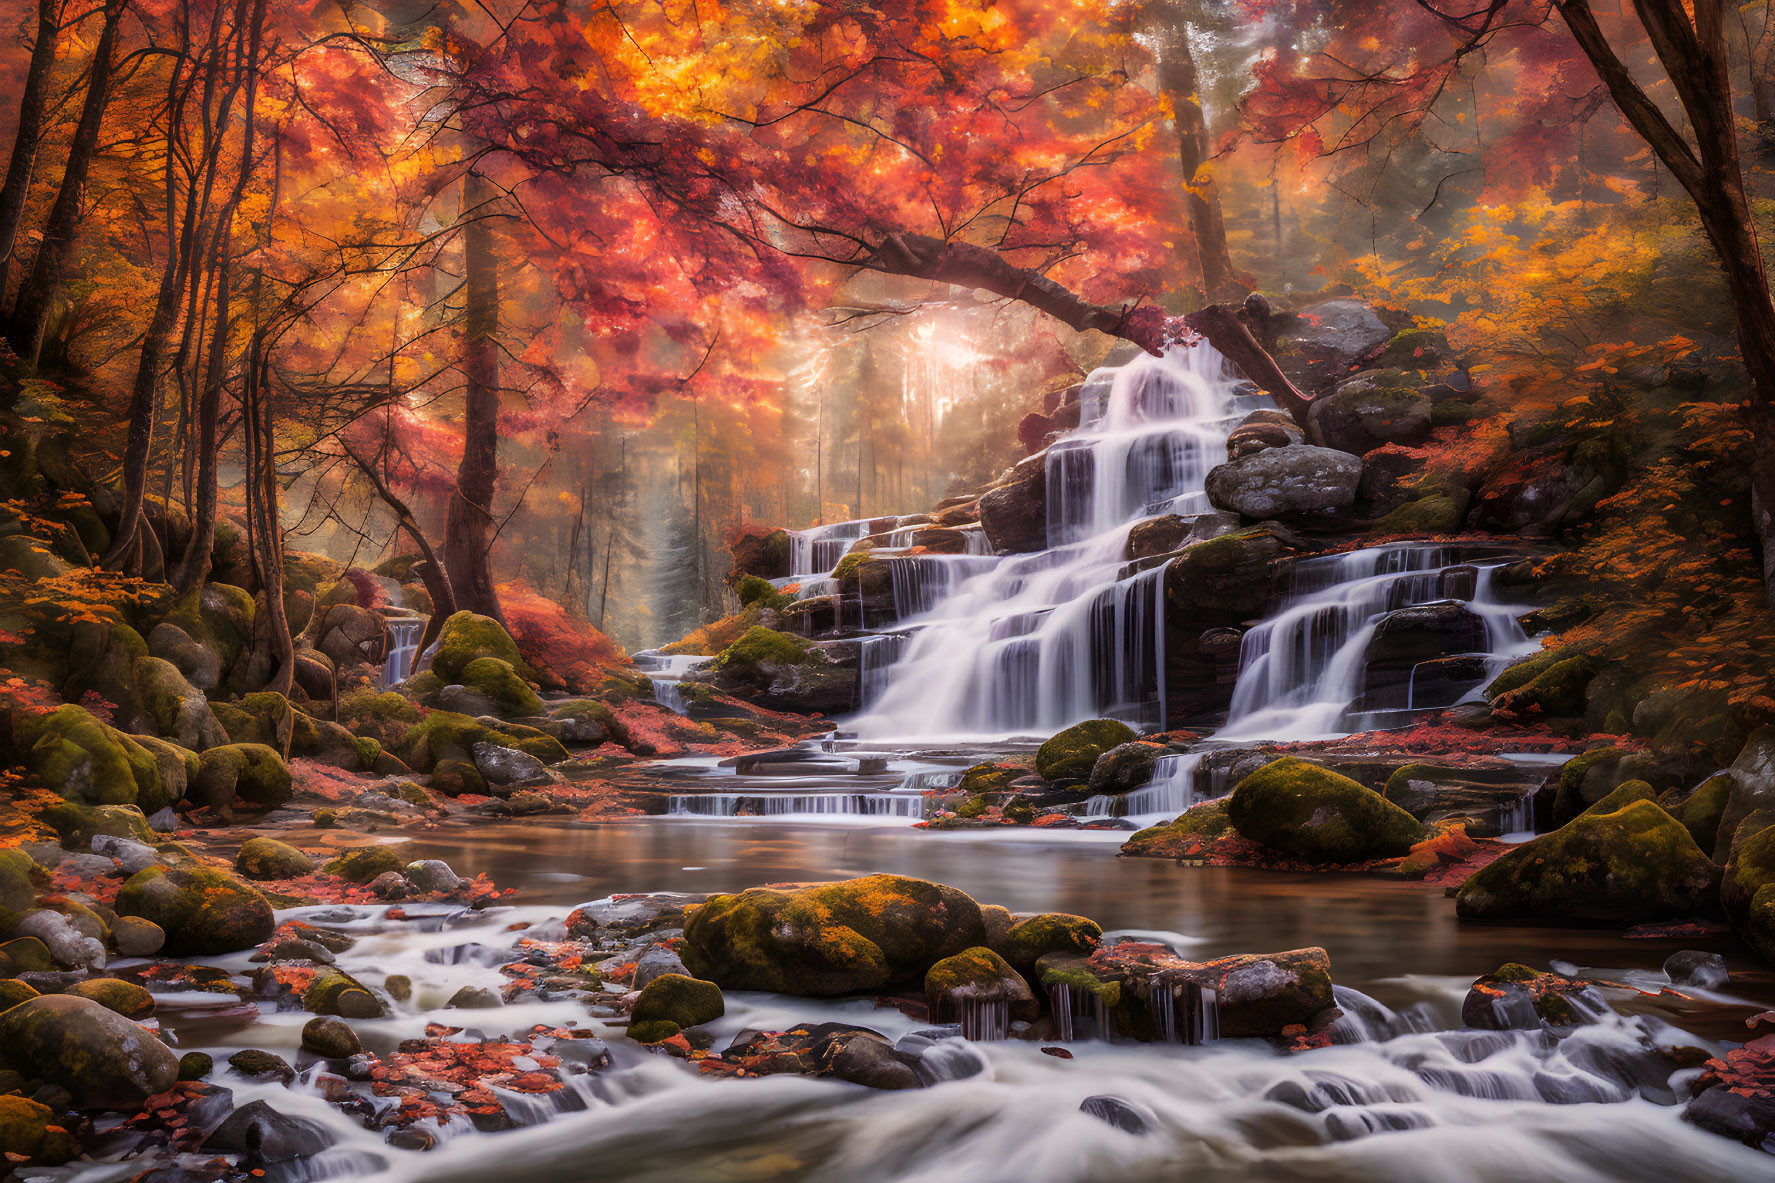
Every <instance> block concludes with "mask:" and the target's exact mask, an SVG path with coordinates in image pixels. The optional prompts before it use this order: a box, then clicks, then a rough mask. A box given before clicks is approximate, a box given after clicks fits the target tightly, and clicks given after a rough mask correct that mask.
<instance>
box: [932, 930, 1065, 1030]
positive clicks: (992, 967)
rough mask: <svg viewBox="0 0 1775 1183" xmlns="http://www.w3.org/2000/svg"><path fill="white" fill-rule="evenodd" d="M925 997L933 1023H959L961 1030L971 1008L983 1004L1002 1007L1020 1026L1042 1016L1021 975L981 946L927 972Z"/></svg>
mask: <svg viewBox="0 0 1775 1183" xmlns="http://www.w3.org/2000/svg"><path fill="white" fill-rule="evenodd" d="M1034 968H1035V963H1034V962H1033V961H1032V962H1031V963H1030V969H1031V970H1033V969H1034ZM924 996H925V1005H926V1006H928V1007H929V1008H930V1012H931V1018H932V1019H933V1020H934V1021H935V1022H939V1023H942V1022H949V1021H953V1020H961V1021H962V1023H963V1026H964V1030H965V1029H966V1023H967V1017H968V1012H969V1010H970V1008H971V1007H972V1006H974V1005H977V1004H982V1003H984V1004H992V1005H1003V1006H1005V1007H1006V1008H1007V1009H1008V1010H1009V1013H1010V1017H1011V1018H1012V1019H1014V1020H1019V1021H1022V1022H1031V1021H1033V1020H1035V1019H1036V1018H1038V1017H1039V1016H1040V1015H1041V1004H1040V1003H1039V1002H1037V1001H1036V997H1035V995H1034V994H1033V993H1032V992H1031V991H1030V989H1029V983H1028V982H1026V981H1024V980H1023V974H1022V973H1021V972H1019V971H1018V970H1017V969H1015V968H1014V967H1013V966H1012V965H1011V963H1010V962H1008V961H1006V960H1005V959H1004V958H1003V957H1000V956H999V955H998V954H997V953H994V952H993V951H992V950H991V949H989V948H986V947H985V946H983V945H977V946H975V947H974V948H971V949H963V950H962V951H961V952H960V953H957V954H955V955H954V956H952V957H945V958H944V959H943V960H941V961H939V962H937V964H935V965H933V966H931V968H930V969H928V970H926V971H925V975H924Z"/></svg>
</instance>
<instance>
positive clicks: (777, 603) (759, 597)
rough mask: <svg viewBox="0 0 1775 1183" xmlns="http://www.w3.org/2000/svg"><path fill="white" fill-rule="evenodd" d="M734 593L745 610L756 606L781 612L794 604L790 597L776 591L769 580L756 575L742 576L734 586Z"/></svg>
mask: <svg viewBox="0 0 1775 1183" xmlns="http://www.w3.org/2000/svg"><path fill="white" fill-rule="evenodd" d="M734 591H735V593H737V594H738V595H739V598H740V606H741V607H746V608H749V607H751V606H752V605H753V604H758V605H761V606H763V607H765V608H775V609H776V610H778V611H781V610H782V609H784V608H787V607H788V606H789V605H790V604H791V603H793V602H794V600H793V599H792V598H791V597H789V596H786V595H784V594H783V593H782V592H780V591H778V590H777V589H776V587H775V586H774V585H773V584H772V583H771V582H770V580H768V579H763V578H760V577H759V576H757V575H745V576H742V577H741V578H740V581H739V583H738V584H736V585H735V586H734Z"/></svg>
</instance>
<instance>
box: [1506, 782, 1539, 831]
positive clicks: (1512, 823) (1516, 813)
mask: <svg viewBox="0 0 1775 1183" xmlns="http://www.w3.org/2000/svg"><path fill="white" fill-rule="evenodd" d="M1534 832H1535V791H1534V790H1533V789H1528V790H1525V791H1524V792H1523V794H1522V796H1520V797H1518V798H1517V799H1516V800H1515V801H1512V802H1510V803H1509V804H1508V805H1504V806H1501V807H1500V808H1499V809H1498V833H1499V834H1500V835H1505V836H1508V835H1511V834H1533V833H1534Z"/></svg>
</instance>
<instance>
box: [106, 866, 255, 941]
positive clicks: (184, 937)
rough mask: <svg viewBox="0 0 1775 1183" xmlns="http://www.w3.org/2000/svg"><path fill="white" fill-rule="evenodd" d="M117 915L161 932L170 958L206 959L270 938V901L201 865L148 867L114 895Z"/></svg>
mask: <svg viewBox="0 0 1775 1183" xmlns="http://www.w3.org/2000/svg"><path fill="white" fill-rule="evenodd" d="M116 911H117V914H118V915H119V916H140V917H141V918H142V919H144V920H149V921H152V922H153V923H155V924H158V925H159V926H160V927H161V929H162V930H163V931H164V932H165V933H166V952H167V953H168V954H171V955H173V956H197V957H208V956H214V955H217V954H221V953H233V952H236V951H238V950H240V949H247V948H251V947H252V946H254V945H257V944H259V943H260V942H261V941H264V940H267V939H269V938H270V936H271V933H272V930H273V928H274V927H275V925H274V924H273V921H272V916H271V905H270V904H269V903H267V902H266V900H265V897H264V896H263V895H260V894H259V891H258V889H256V888H254V887H251V886H249V885H248V884H246V883H243V882H242V881H240V880H239V879H236V878H234V877H233V876H231V875H224V874H222V873H221V872H220V871H212V870H210V869H209V868H207V867H197V866H186V867H175V868H170V869H169V868H164V867H149V868H148V869H147V870H145V871H138V872H136V873H135V874H134V875H132V876H130V877H129V879H128V881H126V882H125V883H124V885H123V887H122V888H121V889H119V891H118V893H117V903H116Z"/></svg>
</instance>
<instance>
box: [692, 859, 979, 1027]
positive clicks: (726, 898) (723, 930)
mask: <svg viewBox="0 0 1775 1183" xmlns="http://www.w3.org/2000/svg"><path fill="white" fill-rule="evenodd" d="M985 939H986V928H985V923H984V920H983V919H982V917H981V915H980V907H979V905H978V904H976V903H975V902H974V901H973V900H972V899H970V898H969V897H968V896H967V895H965V894H963V893H962V892H959V891H957V890H956V889H954V888H953V887H945V886H943V885H942V884H937V883H929V882H926V881H925V880H922V879H910V878H907V877H906V876H903V875H869V876H866V877H864V878H861V879H849V880H845V881H843V882H839V883H826V884H819V885H816V886H806V887H782V888H778V887H754V888H751V889H749V890H747V891H744V892H741V893H739V894H737V895H718V896H714V897H712V898H711V899H710V900H709V901H708V902H707V903H705V904H704V905H703V906H702V907H700V908H698V909H697V910H696V911H695V912H693V913H692V914H691V915H690V916H689V918H688V919H687V920H686V922H685V926H684V945H683V947H682V948H681V949H680V950H679V953H680V956H682V957H683V959H684V963H685V965H686V966H688V967H689V968H690V970H691V971H692V972H693V973H695V974H696V975H697V976H698V977H700V978H705V979H707V980H709V981H712V982H715V983H718V984H719V985H721V986H722V987H724V988H725V989H729V990H772V991H776V992H777V993H781V994H798V995H804V996H811V997H824V996H830V995H835V994H848V993H851V992H853V991H858V990H874V989H879V988H881V987H883V986H888V985H893V984H896V983H900V982H905V981H911V980H916V979H920V978H922V977H923V975H924V972H925V971H926V970H928V969H929V968H930V967H931V966H933V965H935V964H936V963H937V962H939V961H941V960H943V958H945V957H950V956H953V955H954V954H956V953H959V952H961V951H962V950H963V949H967V948H971V947H973V946H975V945H979V944H983V943H984V942H985Z"/></svg>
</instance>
